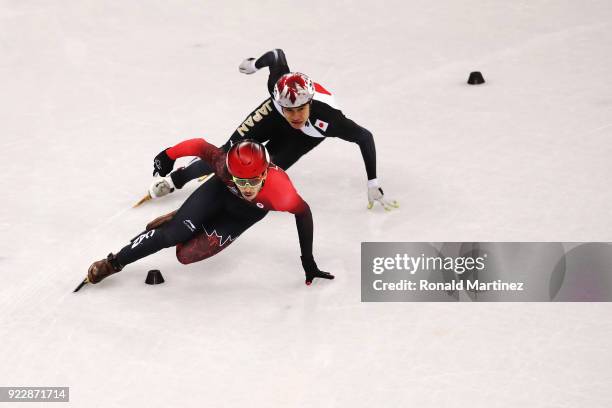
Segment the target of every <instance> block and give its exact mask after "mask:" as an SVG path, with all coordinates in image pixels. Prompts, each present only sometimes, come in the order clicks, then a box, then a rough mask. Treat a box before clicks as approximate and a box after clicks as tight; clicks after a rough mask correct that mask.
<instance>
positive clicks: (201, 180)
mask: <svg viewBox="0 0 612 408" xmlns="http://www.w3.org/2000/svg"><path fill="white" fill-rule="evenodd" d="M214 175H215V173H209V174H207V175H205V176H202V177H200V178H198V182H199V183H204V182H205V181H208V179H209V178H211V177H212V176H214Z"/></svg>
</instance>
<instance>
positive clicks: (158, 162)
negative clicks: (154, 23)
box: [153, 149, 174, 177]
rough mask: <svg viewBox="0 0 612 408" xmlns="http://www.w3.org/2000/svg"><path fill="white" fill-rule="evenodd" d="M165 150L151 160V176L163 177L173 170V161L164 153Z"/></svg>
mask: <svg viewBox="0 0 612 408" xmlns="http://www.w3.org/2000/svg"><path fill="white" fill-rule="evenodd" d="M166 150H167V149H164V150H162V151H161V152H160V153H159V154H158V155H157V156H155V159H153V175H154V176H162V177H165V176H166V175H168V173H170V172H171V171H172V169H173V168H174V160H173V159H171V158H170V157H169V156H168V153H166Z"/></svg>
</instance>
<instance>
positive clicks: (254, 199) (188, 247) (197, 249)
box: [77, 139, 334, 290]
mask: <svg viewBox="0 0 612 408" xmlns="http://www.w3.org/2000/svg"><path fill="white" fill-rule="evenodd" d="M165 153H166V155H167V156H168V158H169V160H175V159H177V158H179V157H185V156H197V157H199V158H200V159H201V161H202V163H205V164H206V166H207V168H209V169H211V170H212V171H213V172H214V176H213V177H212V178H211V179H209V180H208V181H207V182H205V183H203V184H202V185H201V186H200V187H198V188H197V189H196V190H195V191H194V192H193V193H192V194H191V195H190V196H189V198H187V200H186V201H185V202H184V203H183V205H181V207H180V208H179V209H178V210H176V211H174V212H172V213H170V214H167V215H164V216H161V217H158V218H156V219H155V220H153V221H152V222H151V223H149V225H147V228H146V230H145V231H143V232H142V233H141V234H139V235H138V236H137V237H136V238H134V239H133V240H132V241H131V242H130V243H129V244H128V245H126V246H125V247H123V248H122V249H121V250H120V251H119V252H117V253H116V254H113V253H110V254H109V255H108V257H107V258H106V259H102V260H100V261H96V262H94V263H93V264H92V265H91V266H90V267H89V269H88V271H87V278H86V279H85V281H84V282H87V283H92V284H95V283H98V282H100V281H101V280H103V279H105V278H106V277H108V276H110V275H112V274H114V273H116V272H119V271H121V270H122V269H123V268H124V267H125V266H126V265H129V264H131V263H133V262H135V261H137V260H139V259H141V258H144V257H146V256H148V255H151V254H153V253H155V252H157V251H159V250H161V249H163V248H169V247H172V246H175V247H176V256H177V258H178V260H179V262H181V263H183V264H189V263H192V262H197V261H200V260H203V259H206V258H208V257H211V256H213V255H215V254H217V253H219V252H220V251H222V250H223V249H224V248H227V247H228V246H229V245H230V244H231V243H232V242H234V241H235V240H236V238H238V236H240V234H241V233H242V232H243V231H244V230H245V229H246V228H248V227H249V226H250V225H252V224H253V223H255V222H257V221H259V220H261V219H262V218H263V217H264V216H265V215H266V214H267V212H268V211H286V212H290V213H292V214H294V215H295V222H296V226H297V231H298V237H299V242H300V250H301V261H302V266H303V268H304V272H305V275H306V280H305V283H306V284H307V285H310V284H311V283H312V281H313V280H314V279H315V278H322V279H333V278H334V276H333V275H332V274H330V273H328V272H323V271H321V270H319V268H318V267H317V264H316V262H315V260H314V257H313V254H312V240H313V221H312V214H311V212H310V207H309V206H308V204H307V203H306V202H305V201H304V200H303V199H302V197H300V195H299V194H298V193H297V191H296V190H295V188H294V186H293V184H292V183H291V180H290V179H289V177H288V176H287V174H286V173H285V172H284V171H283V170H282V169H281V168H279V167H278V166H276V165H275V164H273V163H271V162H270V159H269V155H268V153H267V151H266V148H265V147H264V146H263V145H262V144H260V143H258V142H255V141H250V140H246V141H245V140H243V141H240V142H238V143H235V144H234V145H233V146H232V147H231V148H230V149H229V151H228V152H227V153H226V152H224V151H223V150H221V149H219V148H217V147H216V146H214V145H212V144H210V143H208V142H206V141H205V140H204V139H190V140H186V141H184V142H181V143H179V144H177V145H176V146H174V147H171V148H169V149H167V150H166V151H165ZM245 226H246V228H245ZM77 290H78V288H77Z"/></svg>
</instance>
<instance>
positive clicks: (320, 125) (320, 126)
mask: <svg viewBox="0 0 612 408" xmlns="http://www.w3.org/2000/svg"><path fill="white" fill-rule="evenodd" d="M314 125H315V127H316V128H317V129H319V130H322V131H323V132H325V131H326V130H327V127H328V126H329V123H327V122H323V121H322V120H320V119H317V120H316V121H315V124H314Z"/></svg>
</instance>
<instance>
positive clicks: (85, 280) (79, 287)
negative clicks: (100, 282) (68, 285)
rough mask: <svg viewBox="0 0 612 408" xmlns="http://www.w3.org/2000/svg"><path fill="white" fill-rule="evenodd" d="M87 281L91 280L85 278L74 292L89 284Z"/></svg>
mask: <svg viewBox="0 0 612 408" xmlns="http://www.w3.org/2000/svg"><path fill="white" fill-rule="evenodd" d="M87 282H89V281H88V280H87V278H85V279H83V282H81V283H79V286H77V287H76V289H75V290H73V291H72V293H75V292H78V291H79V290H81V288H82V287H83V286H85V285H86V284H87Z"/></svg>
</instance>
